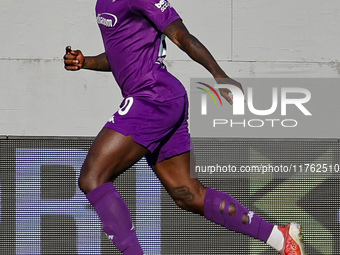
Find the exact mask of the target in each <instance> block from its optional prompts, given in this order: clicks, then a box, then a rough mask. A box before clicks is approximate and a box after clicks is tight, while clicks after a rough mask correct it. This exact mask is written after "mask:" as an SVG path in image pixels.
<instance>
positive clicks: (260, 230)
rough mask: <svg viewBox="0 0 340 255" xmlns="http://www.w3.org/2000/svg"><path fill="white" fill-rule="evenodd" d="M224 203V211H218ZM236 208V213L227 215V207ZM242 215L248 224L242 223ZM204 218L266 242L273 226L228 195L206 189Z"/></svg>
mask: <svg viewBox="0 0 340 255" xmlns="http://www.w3.org/2000/svg"><path fill="white" fill-rule="evenodd" d="M222 201H224V203H225V207H224V211H223V212H221V211H220V205H221V203H222ZM230 205H232V206H234V205H235V207H236V213H235V214H234V215H233V216H231V215H229V206H230ZM243 215H247V216H248V218H249V220H248V223H246V224H244V223H243V222H242V218H243V217H244V216H243ZM204 216H205V218H207V219H208V220H210V221H212V222H215V223H217V224H219V225H222V226H225V227H226V228H228V229H230V230H233V231H235V232H239V233H242V234H245V235H249V236H252V237H254V238H256V239H260V240H261V241H263V242H266V241H267V239H268V237H269V235H270V233H271V231H272V229H273V227H274V225H273V224H270V223H268V222H266V221H265V220H263V219H261V218H260V217H259V216H258V215H256V214H254V213H253V212H251V211H249V210H248V209H247V208H245V207H244V206H243V205H242V204H241V203H240V202H238V201H237V200H236V199H235V198H233V197H232V196H231V195H229V194H228V193H225V192H222V191H218V190H214V189H211V188H207V192H206V194H205V198H204Z"/></svg>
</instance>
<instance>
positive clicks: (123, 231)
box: [86, 182, 143, 255]
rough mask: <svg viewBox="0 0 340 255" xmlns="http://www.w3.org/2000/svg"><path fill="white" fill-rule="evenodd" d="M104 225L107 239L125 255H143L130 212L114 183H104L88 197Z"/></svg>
mask: <svg viewBox="0 0 340 255" xmlns="http://www.w3.org/2000/svg"><path fill="white" fill-rule="evenodd" d="M86 197H87V199H88V200H89V201H90V203H91V204H92V205H93V207H94V208H95V209H96V211H97V213H98V216H99V218H100V219H101V221H102V223H103V230H104V232H105V234H106V235H107V237H108V238H109V239H110V240H111V241H112V242H113V243H114V244H115V245H116V246H117V248H118V249H119V250H120V251H121V252H123V254H124V255H141V254H143V250H142V248H141V246H140V244H139V242H138V239H137V235H136V231H135V228H134V226H133V224H132V220H131V216H130V210H129V208H128V207H127V205H126V203H125V201H124V200H123V198H122V197H121V196H120V195H119V193H118V191H117V190H116V188H115V187H114V186H113V183H111V182H109V183H104V184H103V185H101V186H99V187H97V188H95V189H94V190H92V191H91V192H90V193H88V194H87V195H86Z"/></svg>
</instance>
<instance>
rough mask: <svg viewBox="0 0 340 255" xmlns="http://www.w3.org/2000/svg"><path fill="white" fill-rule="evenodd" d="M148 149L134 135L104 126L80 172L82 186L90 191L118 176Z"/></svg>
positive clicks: (86, 190)
mask: <svg viewBox="0 0 340 255" xmlns="http://www.w3.org/2000/svg"><path fill="white" fill-rule="evenodd" d="M147 152H148V150H147V149H146V148H145V147H143V146H141V145H140V144H138V143H136V142H135V141H134V140H133V138H132V136H124V135H122V134H120V133H118V132H116V131H114V130H111V129H107V128H103V129H102V130H101V131H100V133H99V134H98V136H97V137H96V139H95V140H94V142H93V144H92V145H91V147H90V150H89V152H88V155H87V157H86V159H85V162H84V164H83V167H82V169H81V172H80V177H79V185H80V188H81V189H82V190H83V191H84V192H85V193H88V192H89V191H91V190H93V189H94V188H96V187H98V186H99V185H101V184H103V183H106V182H108V181H110V180H113V179H114V178H116V177H117V176H118V175H119V174H121V173H122V172H124V171H125V170H126V169H128V168H129V167H130V166H132V165H133V164H134V163H136V162H137V161H138V160H139V159H140V158H142V157H143V156H144V155H145V154H146V153H147Z"/></svg>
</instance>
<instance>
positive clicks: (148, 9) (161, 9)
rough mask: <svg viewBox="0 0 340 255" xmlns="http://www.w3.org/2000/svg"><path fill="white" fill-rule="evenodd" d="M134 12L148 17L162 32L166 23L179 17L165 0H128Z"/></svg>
mask: <svg viewBox="0 0 340 255" xmlns="http://www.w3.org/2000/svg"><path fill="white" fill-rule="evenodd" d="M128 1H129V7H130V8H131V10H132V11H133V12H135V13H140V14H143V15H145V16H146V17H148V18H149V19H150V20H151V21H152V22H153V23H154V24H155V25H156V27H157V28H158V29H159V31H161V32H162V33H163V32H164V30H165V29H166V27H167V26H168V25H170V24H171V23H172V22H174V21H175V20H178V19H181V17H180V16H179V15H178V13H177V12H176V11H175V9H174V8H173V7H172V6H171V4H170V3H169V1H167V0H128Z"/></svg>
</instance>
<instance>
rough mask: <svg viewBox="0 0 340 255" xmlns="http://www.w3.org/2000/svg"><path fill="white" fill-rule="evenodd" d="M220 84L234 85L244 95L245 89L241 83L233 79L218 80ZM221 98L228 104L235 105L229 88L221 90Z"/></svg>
mask: <svg viewBox="0 0 340 255" xmlns="http://www.w3.org/2000/svg"><path fill="white" fill-rule="evenodd" d="M216 81H217V83H218V84H231V85H234V86H236V87H238V88H239V89H240V90H241V91H242V92H243V94H244V91H243V88H242V85H241V83H239V82H238V81H235V80H234V79H231V78H229V77H228V78H218V79H216ZM219 91H220V93H221V96H223V97H224V98H225V99H226V100H227V101H228V102H229V104H233V98H232V94H231V91H230V90H229V89H227V88H222V89H219Z"/></svg>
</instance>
